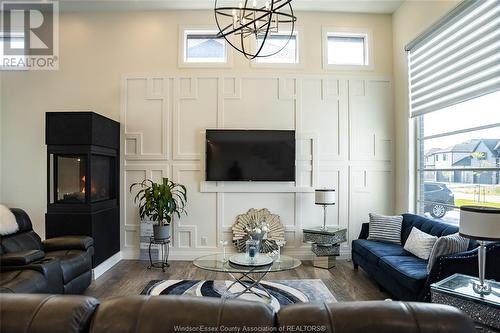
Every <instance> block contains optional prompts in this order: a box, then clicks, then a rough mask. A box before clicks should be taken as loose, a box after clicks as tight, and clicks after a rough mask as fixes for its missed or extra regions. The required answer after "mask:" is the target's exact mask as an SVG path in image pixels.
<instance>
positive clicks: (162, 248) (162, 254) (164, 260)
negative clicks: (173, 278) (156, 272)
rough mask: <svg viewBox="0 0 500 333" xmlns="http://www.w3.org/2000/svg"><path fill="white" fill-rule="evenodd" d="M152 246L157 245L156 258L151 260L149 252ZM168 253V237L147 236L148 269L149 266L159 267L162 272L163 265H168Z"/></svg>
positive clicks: (163, 269)
mask: <svg viewBox="0 0 500 333" xmlns="http://www.w3.org/2000/svg"><path fill="white" fill-rule="evenodd" d="M153 246H156V247H158V258H157V260H153V257H152V254H151V252H152V251H151V248H152V247H153ZM169 253H170V237H169V238H166V239H155V238H154V237H150V238H149V247H148V254H149V266H148V269H151V268H161V270H162V271H163V272H165V267H169V266H170V264H169V263H168V255H169Z"/></svg>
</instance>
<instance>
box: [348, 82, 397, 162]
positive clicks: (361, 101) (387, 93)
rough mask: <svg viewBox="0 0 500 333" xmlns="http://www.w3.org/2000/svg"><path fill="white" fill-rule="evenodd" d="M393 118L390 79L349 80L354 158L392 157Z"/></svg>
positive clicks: (351, 149)
mask: <svg viewBox="0 0 500 333" xmlns="http://www.w3.org/2000/svg"><path fill="white" fill-rule="evenodd" d="M392 117H393V112H392V99H391V85H390V82H389V81H383V80H380V81H379V80H361V79H358V80H350V81H349V119H350V134H351V135H350V156H351V160H382V161H390V160H391V146H392Z"/></svg>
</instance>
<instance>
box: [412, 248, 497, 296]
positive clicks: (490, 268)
mask: <svg viewBox="0 0 500 333" xmlns="http://www.w3.org/2000/svg"><path fill="white" fill-rule="evenodd" d="M499 257H500V243H490V244H488V245H486V278H487V279H493V280H496V281H499V280H500V265H498V263H497V262H495V261H496V260H498V258H499ZM455 273H460V274H464V275H469V276H478V251H477V248H476V249H473V250H470V251H466V252H461V253H456V254H450V255H444V256H441V257H438V258H437V260H436V262H435V263H434V265H433V266H432V268H431V271H430V273H429V276H428V278H427V281H426V284H425V286H426V287H425V288H424V294H423V295H421V296H422V297H421V300H425V301H429V300H430V285H431V284H433V283H436V282H439V281H441V280H443V279H445V278H447V277H449V276H451V275H453V274H455Z"/></svg>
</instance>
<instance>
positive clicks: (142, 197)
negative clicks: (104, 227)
mask: <svg viewBox="0 0 500 333" xmlns="http://www.w3.org/2000/svg"><path fill="white" fill-rule="evenodd" d="M136 186H138V187H139V188H140V189H139V192H137V194H136V196H135V198H134V202H135V203H138V204H139V216H140V217H141V219H142V220H144V219H145V218H146V217H148V218H150V219H151V220H152V221H153V222H156V225H154V226H153V236H154V238H155V239H167V238H169V237H170V223H171V222H172V221H173V218H174V215H177V217H178V218H180V217H181V214H182V213H184V214H186V211H185V210H184V207H185V206H186V201H187V191H186V187H185V186H184V185H181V184H177V183H174V182H173V181H171V180H170V179H168V178H163V179H162V181H161V183H155V182H154V181H152V180H150V179H145V180H144V181H142V182H140V183H134V184H132V185H131V186H130V192H132V190H133V188H135V187H136Z"/></svg>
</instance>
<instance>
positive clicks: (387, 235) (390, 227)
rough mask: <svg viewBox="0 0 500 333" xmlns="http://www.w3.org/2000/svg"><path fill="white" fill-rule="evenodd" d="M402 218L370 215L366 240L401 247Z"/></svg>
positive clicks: (399, 216)
mask: <svg viewBox="0 0 500 333" xmlns="http://www.w3.org/2000/svg"><path fill="white" fill-rule="evenodd" d="M402 224H403V216H401V215H398V216H385V215H379V214H372V213H370V228H369V231H368V239H371V240H377V241H382V242H387V243H395V244H400V245H401V225H402Z"/></svg>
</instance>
